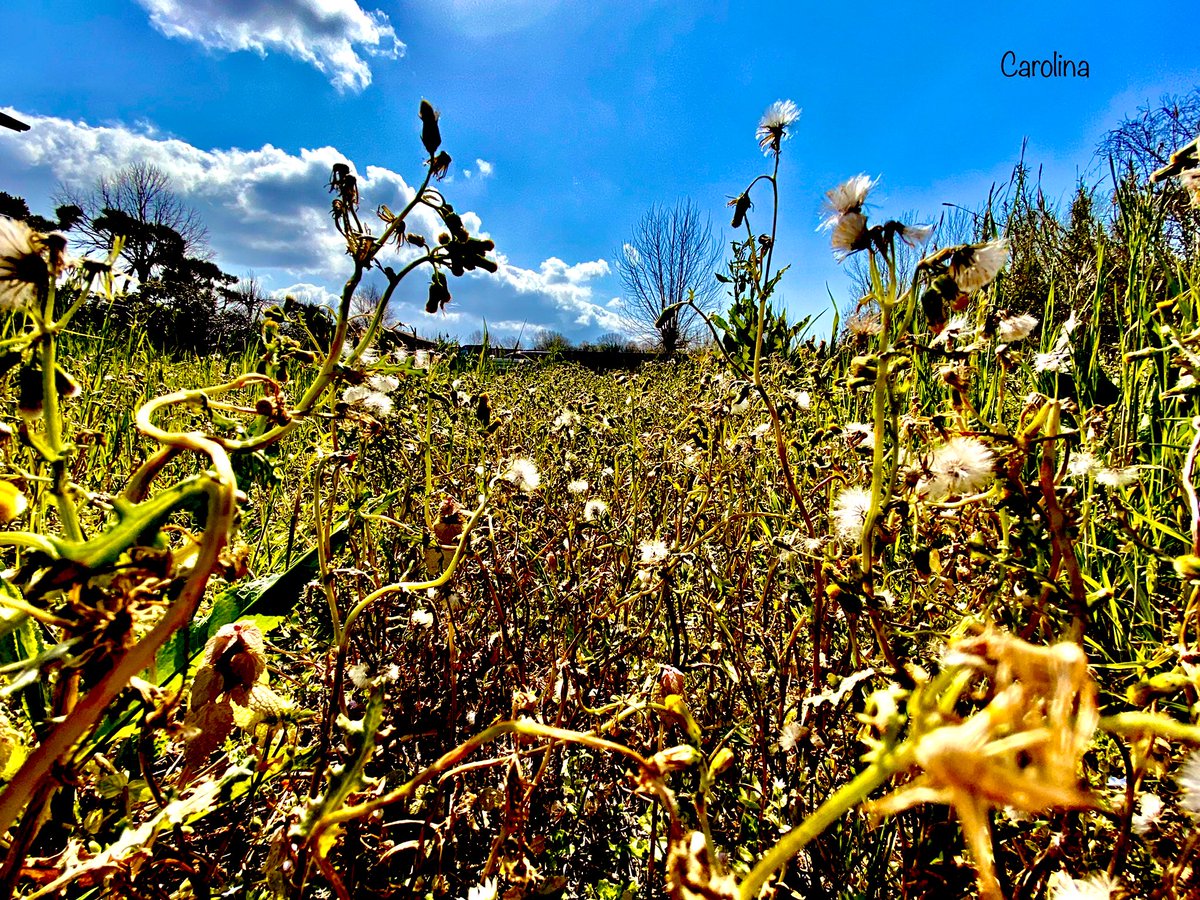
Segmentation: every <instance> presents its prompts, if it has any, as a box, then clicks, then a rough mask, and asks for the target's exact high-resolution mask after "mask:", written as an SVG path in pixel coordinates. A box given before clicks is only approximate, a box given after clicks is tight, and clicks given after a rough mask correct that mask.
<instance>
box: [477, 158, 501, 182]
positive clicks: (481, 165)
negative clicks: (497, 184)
mask: <svg viewBox="0 0 1200 900" xmlns="http://www.w3.org/2000/svg"><path fill="white" fill-rule="evenodd" d="M475 168H476V169H478V170H479V177H480V178H487V177H488V176H490V175H491V174H492V173H493V172H495V171H496V167H495V166H493V165H492V164H491V163H490V162H488V161H487V160H486V159H477V160H475Z"/></svg>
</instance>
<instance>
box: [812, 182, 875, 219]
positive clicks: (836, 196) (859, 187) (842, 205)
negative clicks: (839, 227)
mask: <svg viewBox="0 0 1200 900" xmlns="http://www.w3.org/2000/svg"><path fill="white" fill-rule="evenodd" d="M878 183H879V179H878V178H871V176H869V175H865V174H863V175H855V176H854V177H853V178H847V179H846V180H845V181H843V182H842V183H841V184H839V185H838V186H837V187H835V188H834V189H833V190H832V191H828V192H827V193H826V194H825V207H826V209H828V210H829V211H830V212H831V213H833V215H831V216H830V217H829V218H828V219H827V220H826V225H827V226H828V227H830V228H832V227H834V226H835V225H836V224H837V219H838V217H840V216H844V215H846V214H847V213H852V212H855V213H861V212H862V207H863V204H864V203H866V202H867V194H869V193H870V192H871V189H872V188H873V187H875V185H877V184H878Z"/></svg>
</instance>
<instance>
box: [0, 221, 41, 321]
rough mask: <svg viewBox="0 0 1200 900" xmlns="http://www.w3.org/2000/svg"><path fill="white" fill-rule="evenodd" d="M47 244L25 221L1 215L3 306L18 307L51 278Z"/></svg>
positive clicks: (0, 286) (0, 290)
mask: <svg viewBox="0 0 1200 900" xmlns="http://www.w3.org/2000/svg"><path fill="white" fill-rule="evenodd" d="M44 249H45V244H44V241H43V238H42V235H40V234H38V233H37V232H36V231H34V230H33V229H32V228H30V227H29V226H28V225H26V224H25V223H24V222H19V221H17V220H16V219H10V218H9V217H8V216H0V309H18V308H20V307H22V306H24V305H26V304H27V303H28V302H30V301H31V300H33V299H35V298H36V297H37V291H38V288H39V287H41V286H42V285H44V284H46V283H47V281H48V280H49V278H50V267H49V265H48V264H47V262H46V259H45V257H43V255H42V252H43V250H44Z"/></svg>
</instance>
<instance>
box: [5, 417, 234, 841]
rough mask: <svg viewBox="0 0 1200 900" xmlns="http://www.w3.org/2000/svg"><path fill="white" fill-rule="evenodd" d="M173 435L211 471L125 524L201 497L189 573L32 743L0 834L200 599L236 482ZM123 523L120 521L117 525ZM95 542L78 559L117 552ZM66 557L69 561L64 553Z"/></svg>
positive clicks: (217, 452) (195, 443) (196, 445)
mask: <svg viewBox="0 0 1200 900" xmlns="http://www.w3.org/2000/svg"><path fill="white" fill-rule="evenodd" d="M173 437H174V438H175V439H176V440H178V441H179V442H180V443H181V444H187V445H190V447H191V448H192V449H195V450H197V451H198V452H202V453H205V454H207V455H208V456H209V458H210V459H211V460H212V463H213V470H214V471H213V472H211V473H206V474H204V475H200V476H197V477H196V478H195V479H194V480H192V481H191V484H190V489H185V488H184V487H182V486H181V487H179V488H177V489H176V491H175V492H173V493H172V492H168V495H169V497H170V500H169V501H164V502H163V503H155V501H149V502H147V503H146V504H143V506H142V507H139V508H137V509H136V510H135V511H134V513H133V515H131V516H130V518H129V519H128V520H127V522H128V523H129V525H130V526H131V527H130V530H133V527H134V526H136V525H139V524H140V525H141V528H140V529H137V530H136V531H135V533H140V532H141V530H144V529H145V528H146V527H149V526H150V525H151V524H152V522H153V521H154V519H155V517H156V516H157V515H158V514H160V513H161V512H162V509H161V507H162V506H167V507H169V509H174V508H176V507H177V506H178V505H179V504H180V503H182V502H183V501H184V500H185V499H186V498H187V497H190V496H192V495H194V494H205V495H207V497H208V527H207V528H206V529H205V531H204V535H203V537H202V539H201V541H200V546H199V551H198V553H197V556H196V558H195V562H194V564H193V567H192V571H191V574H189V575H188V578H187V580H186V581H185V583H184V586H183V589H182V591H181V592H180V594H179V596H178V597H177V598H176V599H175V601H174V602H173V603H172V604H171V605H170V606H169V607H168V608H167V612H166V614H165V615H164V616H163V617H162V618H161V619H160V620H159V621H158V624H156V625H155V626H154V628H153V629H152V630H151V632H150V633H149V634H148V635H146V636H145V637H144V638H142V639H141V640H140V641H138V642H137V643H135V644H134V645H133V646H132V647H130V648H129V649H128V650H127V651H126V652H125V653H124V654H123V655H122V656H121V657H120V658H118V659H117V660H116V662H115V664H114V666H113V668H112V669H110V670H109V671H108V673H107V674H105V675H104V676H103V677H102V678H101V679H100V680H99V681H98V682H97V683H96V684H95V685H94V686H93V687H91V688H90V689H89V690H88V691H87V693H86V694H84V695H83V696H82V697H81V699H80V700H79V702H78V703H77V704H76V705H75V707H74V709H72V710H71V712H70V713H69V714H68V715H67V717H66V719H64V720H63V721H62V722H61V723H60V724H58V725H57V726H56V727H55V728H54V730H53V731H51V732H50V733H49V734H48V735H47V736H46V737H45V738H44V739H43V740H42V741H41V743H39V744H38V747H37V749H36V750H34V751H33V753H32V754H30V756H29V758H28V759H27V760H26V761H25V763H24V765H23V766H22V767H21V769H20V771H19V772H18V773H17V775H16V776H15V777H14V778H13V780H12V781H10V782H9V783H8V785H7V786H6V787H5V789H4V791H3V793H0V834H3V833H4V832H5V831H7V830H8V829H9V828H11V827H12V825H13V823H14V822H15V821H16V819H17V816H19V815H20V813H21V810H22V809H24V808H25V806H26V804H27V802H28V801H29V799H30V797H31V796H33V795H34V794H35V793H36V792H40V791H41V790H42V788H43V785H44V784H45V783H46V782H47V779H48V778H50V777H52V773H53V769H54V766H55V764H56V763H58V762H59V761H60V760H62V759H64V758H65V757H66V756H67V755H68V754H69V753H70V751H71V748H72V747H74V746H75V744H76V743H78V741H79V740H80V739H81V738H83V737H84V736H85V735H86V734H87V733H88V732H89V731H90V730H91V728H92V726H93V725H95V723H96V722H97V720H99V718H100V717H101V716H102V715H103V714H104V712H105V710H107V709H108V707H109V705H110V704H111V703H112V702H113V701H114V700H115V699H116V698H117V695H119V694H120V693H121V691H123V690H124V689H125V687H126V686H127V685H128V683H129V680H130V679H131V678H133V677H134V676H135V675H137V674H138V673H139V672H141V671H143V670H144V669H147V668H149V667H150V665H151V664H152V663H153V662H154V659H155V656H156V654H157V652H158V649H159V648H160V647H161V646H162V645H163V644H165V643H166V641H167V639H168V638H170V636H171V635H172V634H174V633H175V632H176V631H178V630H179V629H180V628H182V627H184V626H185V625H186V624H187V623H188V622H189V621H190V620H191V619H192V617H193V616H194V615H195V612H196V607H197V606H198V605H199V603H200V599H201V598H202V597H203V595H204V589H205V587H206V586H207V584H208V578H209V575H210V573H211V572H212V570H213V569H214V568H215V567H216V565H217V559H218V556H219V555H220V552H221V549H222V548H223V547H224V546H225V542H226V540H227V539H228V535H229V533H230V531H231V530H232V528H233V524H234V517H235V515H236V512H237V499H236V494H237V489H236V480H235V478H234V475H233V470H232V468H231V466H230V464H229V457H228V456H227V455H226V453H225V452H224V450H223V449H222V448H221V447H220V446H219V445H217V444H216V443H214V442H212V441H209V440H207V439H205V438H203V437H200V436H197V435H175V436H173ZM156 499H157V498H156ZM171 501H173V502H171ZM168 511H169V510H168ZM125 524H126V522H123V523H122V525H125ZM95 541H99V542H101V545H100V546H99V547H96V548H93V550H94V552H89V553H86V554H79V555H81V556H83V557H84V558H88V559H96V560H103V559H105V558H107V557H108V556H110V555H111V554H112V553H113V552H114V551H116V552H118V553H119V552H120V551H119V550H116V546H117V542H115V541H113V540H111V539H110V536H109V535H108V534H105V535H101V536H100V537H99V538H96V539H95ZM93 543H94V541H89V542H88V543H87V544H85V545H83V547H84V548H89V547H91V545H92V544H93ZM126 546H128V544H127V545H126ZM68 558H75V557H74V556H71V555H68ZM14 851H15V848H10V852H14Z"/></svg>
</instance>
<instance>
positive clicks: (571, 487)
mask: <svg viewBox="0 0 1200 900" xmlns="http://www.w3.org/2000/svg"><path fill="white" fill-rule="evenodd" d="M587 489H588V483H587V482H586V481H584V480H583V479H582V478H577V479H576V480H575V481H571V482H568V484H567V493H569V494H586V493H587Z"/></svg>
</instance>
